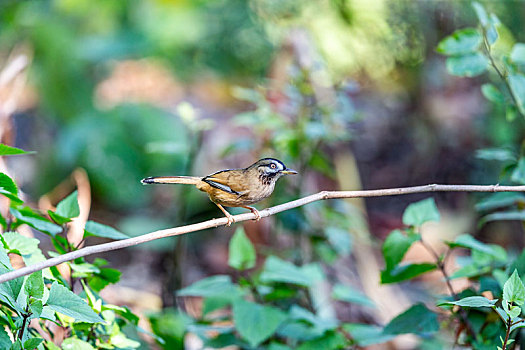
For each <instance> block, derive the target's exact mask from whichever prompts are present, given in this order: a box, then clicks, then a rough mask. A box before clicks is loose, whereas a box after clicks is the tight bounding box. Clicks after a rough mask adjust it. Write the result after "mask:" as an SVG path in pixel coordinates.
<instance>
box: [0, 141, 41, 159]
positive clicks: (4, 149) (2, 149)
mask: <svg viewBox="0 0 525 350" xmlns="http://www.w3.org/2000/svg"><path fill="white" fill-rule="evenodd" d="M31 153H35V152H26V151H24V150H23V149H20V148H16V147H11V146H8V145H4V144H3V143H0V156H12V155H17V154H31Z"/></svg>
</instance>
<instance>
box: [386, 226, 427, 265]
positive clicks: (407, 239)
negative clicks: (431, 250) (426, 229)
mask: <svg viewBox="0 0 525 350" xmlns="http://www.w3.org/2000/svg"><path fill="white" fill-rule="evenodd" d="M419 239H420V236H419V235H417V234H412V235H409V236H406V235H405V234H403V232H402V231H401V230H394V231H392V232H391V233H390V234H389V235H388V237H387V238H386V239H385V242H384V243H383V248H382V250H383V257H384V259H385V264H386V269H387V270H391V269H393V268H394V267H395V266H396V265H397V264H399V263H400V262H401V260H403V257H404V256H405V253H406V252H407V251H408V249H409V248H410V246H412V244H413V243H414V242H416V241H418V240H419Z"/></svg>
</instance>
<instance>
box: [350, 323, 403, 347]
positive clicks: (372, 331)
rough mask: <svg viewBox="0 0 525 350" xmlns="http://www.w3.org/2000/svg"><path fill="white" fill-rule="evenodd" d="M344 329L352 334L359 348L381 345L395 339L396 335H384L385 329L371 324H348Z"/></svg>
mask: <svg viewBox="0 0 525 350" xmlns="http://www.w3.org/2000/svg"><path fill="white" fill-rule="evenodd" d="M343 329H344V330H345V331H347V332H348V333H350V335H351V336H352V338H353V339H354V340H355V341H356V342H357V344H358V345H359V346H369V345H374V344H381V343H385V342H387V341H389V340H391V339H393V338H394V337H395V335H394V334H384V333H383V328H381V327H378V326H374V325H370V324H360V323H347V324H345V325H343Z"/></svg>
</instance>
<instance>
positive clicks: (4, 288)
mask: <svg viewBox="0 0 525 350" xmlns="http://www.w3.org/2000/svg"><path fill="white" fill-rule="evenodd" d="M9 271H11V270H8V269H5V268H0V274H4V273H6V272H9ZM23 284H24V277H18V278H15V279H14V280H10V281H7V282H4V283H0V300H2V301H4V302H6V303H7V304H8V305H9V306H11V307H12V308H13V309H15V310H17V311H18V312H23V310H22V309H21V308H20V307H19V305H18V303H17V302H16V301H17V299H18V295H19V294H20V291H21V290H22V285H23Z"/></svg>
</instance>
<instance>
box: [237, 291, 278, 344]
mask: <svg viewBox="0 0 525 350" xmlns="http://www.w3.org/2000/svg"><path fill="white" fill-rule="evenodd" d="M285 319H286V314H285V313H284V312H282V311H281V310H279V309H277V308H274V307H270V306H263V305H259V304H256V303H252V302H248V301H245V300H242V299H241V300H238V301H236V302H235V303H234V304H233V321H234V323H235V328H236V329H237V331H238V332H239V334H240V335H241V336H242V338H243V339H245V340H246V341H248V343H250V345H251V346H252V347H255V346H257V345H259V344H260V343H262V342H263V341H265V340H266V339H268V338H269V337H271V336H272V334H274V333H275V331H276V330H277V327H279V325H280V324H281V323H282V322H283V321H284V320H285Z"/></svg>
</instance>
